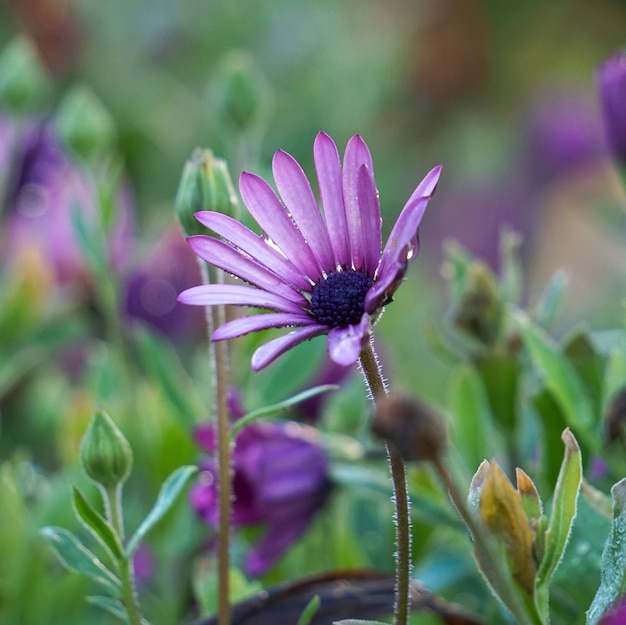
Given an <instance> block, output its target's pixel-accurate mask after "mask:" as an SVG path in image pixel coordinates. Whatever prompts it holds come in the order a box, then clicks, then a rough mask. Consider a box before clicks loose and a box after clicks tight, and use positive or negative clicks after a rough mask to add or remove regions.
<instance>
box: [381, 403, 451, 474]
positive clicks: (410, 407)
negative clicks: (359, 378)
mask: <svg viewBox="0 0 626 625" xmlns="http://www.w3.org/2000/svg"><path fill="white" fill-rule="evenodd" d="M372 432H374V434H375V435H376V436H378V438H381V439H382V440H384V441H386V442H388V443H391V444H393V445H394V446H395V447H396V448H397V450H398V451H399V452H400V455H401V456H402V457H403V459H404V460H405V461H407V462H408V461H410V460H418V461H420V460H425V461H427V462H434V461H435V460H438V459H439V458H440V457H441V456H442V454H443V452H444V451H445V447H446V431H445V427H444V423H443V419H442V418H441V416H440V415H439V414H438V413H437V411H436V410H435V409H434V408H432V407H431V406H429V405H427V404H425V403H424V402H422V401H420V400H419V399H417V398H416V397H411V396H408V395H402V394H396V395H389V396H387V397H384V398H382V399H380V400H379V401H378V402H377V403H376V412H375V414H374V420H373V421H372Z"/></svg>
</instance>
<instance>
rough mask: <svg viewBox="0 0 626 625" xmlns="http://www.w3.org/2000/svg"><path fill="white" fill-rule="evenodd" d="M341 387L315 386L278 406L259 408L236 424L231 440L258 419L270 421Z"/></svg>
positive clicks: (281, 402)
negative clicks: (288, 410) (301, 403)
mask: <svg viewBox="0 0 626 625" xmlns="http://www.w3.org/2000/svg"><path fill="white" fill-rule="evenodd" d="M338 388H339V386H337V385H336V384H321V385H320V386H314V387H313V388H309V389H307V390H306V391H302V392H301V393H297V394H296V395H293V396H292V397H289V398H288V399H284V400H283V401H280V402H278V403H276V404H272V405H271V406H264V407H263V408H259V409H258V410H253V411H252V412H249V413H248V414H246V415H244V416H243V417H241V419H239V420H238V421H236V422H235V423H234V425H233V426H232V428H231V431H230V436H231V439H232V440H234V439H235V436H237V434H238V433H239V432H240V431H241V430H242V429H243V428H244V427H245V426H246V425H249V424H250V423H252V422H253V421H257V420H258V419H268V418H269V417H274V416H276V415H277V414H280V413H281V412H284V411H285V410H287V408H291V406H295V405H296V404H299V403H300V402H302V401H304V400H305V399H309V398H310V397H314V396H315V395H319V394H321V393H326V392H328V391H334V390H337V389H338Z"/></svg>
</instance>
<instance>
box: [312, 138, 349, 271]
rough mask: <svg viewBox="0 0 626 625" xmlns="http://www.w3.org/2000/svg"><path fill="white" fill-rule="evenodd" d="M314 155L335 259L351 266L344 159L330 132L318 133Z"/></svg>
mask: <svg viewBox="0 0 626 625" xmlns="http://www.w3.org/2000/svg"><path fill="white" fill-rule="evenodd" d="M313 156H314V159H315V171H316V173H317V186H318V188H319V191H320V198H321V200H322V209H323V211H324V220H325V221H326V228H327V230H328V234H329V236H330V241H331V243H332V246H333V250H334V252H335V260H336V261H337V264H338V265H341V266H343V267H349V266H350V264H351V257H350V240H349V238H348V225H347V223H346V210H345V207H344V203H343V186H342V181H341V161H340V159H339V152H338V151H337V146H336V145H335V142H334V141H333V140H332V139H331V138H330V137H329V136H328V135H327V134H326V133H324V132H320V133H319V134H318V135H317V137H316V139H315V144H314V145H313Z"/></svg>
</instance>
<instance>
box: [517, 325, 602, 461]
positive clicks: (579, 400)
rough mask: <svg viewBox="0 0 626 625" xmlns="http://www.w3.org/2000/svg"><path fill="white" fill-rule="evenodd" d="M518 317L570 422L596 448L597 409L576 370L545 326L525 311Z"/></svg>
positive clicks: (540, 368) (545, 379)
mask: <svg viewBox="0 0 626 625" xmlns="http://www.w3.org/2000/svg"><path fill="white" fill-rule="evenodd" d="M517 318H518V322H519V327H520V330H521V332H522V337H523V340H524V345H525V346H526V348H527V349H528V353H529V355H530V357H531V359H532V361H533V364H534V365H535V367H536V369H537V371H538V372H539V374H540V375H541V377H542V379H543V382H544V384H545V385H546V387H547V388H548V389H549V390H550V392H551V393H552V394H553V395H554V399H555V400H556V402H557V404H558V405H559V406H560V408H561V409H562V411H563V415H564V416H565V419H566V421H567V424H568V426H569V427H571V428H572V429H573V430H574V431H575V432H576V434H577V435H578V436H580V437H582V439H583V440H584V441H585V443H586V444H588V445H589V446H590V447H591V449H592V450H596V448H597V447H598V445H597V441H596V439H595V437H594V436H593V435H592V434H593V427H594V413H593V409H592V405H591V402H590V401H589V397H588V396H587V393H586V392H585V387H584V386H583V384H582V382H581V380H580V378H579V377H578V375H577V373H576V370H575V369H574V367H573V365H572V364H571V363H570V362H569V361H568V360H567V359H566V358H565V357H564V355H563V354H562V353H561V352H560V350H559V348H558V347H557V345H556V344H555V343H554V342H553V341H552V339H550V338H549V337H548V335H547V334H546V333H545V332H544V331H543V330H542V329H541V328H539V327H538V326H536V325H534V324H533V323H532V322H531V321H530V319H529V318H528V317H527V316H526V315H524V314H519V315H518V317H517Z"/></svg>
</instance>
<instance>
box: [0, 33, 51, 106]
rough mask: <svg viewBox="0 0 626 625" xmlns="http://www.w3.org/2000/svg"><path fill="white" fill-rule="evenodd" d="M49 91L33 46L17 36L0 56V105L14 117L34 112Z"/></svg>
mask: <svg viewBox="0 0 626 625" xmlns="http://www.w3.org/2000/svg"><path fill="white" fill-rule="evenodd" d="M49 88H50V84H49V78H48V74H47V73H46V70H45V69H44V67H43V65H42V64H41V62H40V61H39V57H38V54H37V50H36V49H35V46H34V45H33V43H32V42H31V41H30V40H29V39H27V38H26V37H23V36H18V37H16V38H15V39H13V41H11V42H10V43H9V45H8V46H7V47H6V48H5V49H4V50H3V52H2V54H1V55H0V105H1V106H3V107H4V108H6V109H7V110H9V111H10V112H11V113H15V114H21V115H23V114H27V113H30V112H32V111H33V110H36V109H37V108H38V106H39V105H41V103H42V101H43V100H44V98H45V96H46V94H47V93H48V90H49Z"/></svg>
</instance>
